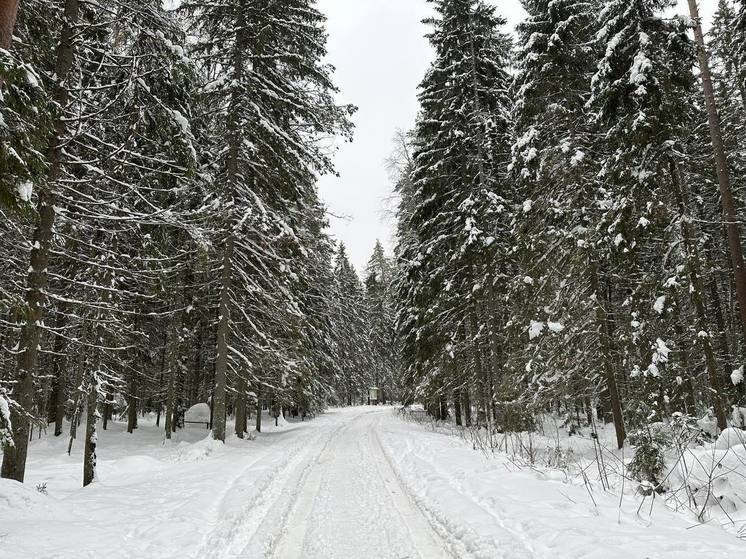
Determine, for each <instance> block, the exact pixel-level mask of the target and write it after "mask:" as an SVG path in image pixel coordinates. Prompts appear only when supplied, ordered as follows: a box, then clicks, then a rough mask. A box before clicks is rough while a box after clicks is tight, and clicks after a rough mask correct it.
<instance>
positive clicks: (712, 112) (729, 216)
mask: <svg viewBox="0 0 746 559" xmlns="http://www.w3.org/2000/svg"><path fill="white" fill-rule="evenodd" d="M688 2H689V13H690V15H691V17H692V20H694V22H695V27H694V39H695V41H696V42H697V47H698V49H697V50H698V58H699V70H700V74H701V77H702V89H703V91H704V97H705V104H706V105H707V120H708V123H709V127H710V139H711V140H712V149H713V152H714V156H715V169H716V171H717V177H718V184H719V185H720V198H721V203H722V206H723V220H724V222H725V229H726V232H727V234H728V249H729V252H730V263H731V266H732V268H733V276H734V279H735V283H736V298H737V299H738V307H739V310H740V316H741V335H742V336H743V340H744V344H746V267H745V266H744V262H743V248H742V246H741V237H740V233H739V231H738V216H737V213H736V204H735V200H734V197H733V189H732V187H731V182H730V169H729V166H728V158H727V156H726V154H725V147H724V145H723V137H722V130H721V127H720V115H719V114H718V107H717V102H716V100H715V90H714V88H713V86H712V77H711V75H710V63H709V60H708V55H707V49H706V47H705V39H704V34H703V33H702V24H701V22H700V17H699V7H698V5H697V0H688Z"/></svg>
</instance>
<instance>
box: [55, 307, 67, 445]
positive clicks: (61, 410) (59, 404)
mask: <svg viewBox="0 0 746 559" xmlns="http://www.w3.org/2000/svg"><path fill="white" fill-rule="evenodd" d="M65 310H66V307H65V304H64V303H60V305H59V308H58V309H57V312H58V313H59V315H58V318H57V322H56V324H55V326H56V328H57V329H58V330H61V329H62V328H63V327H64V325H65V314H64V313H65ZM66 352H67V339H66V338H65V336H62V335H58V336H57V337H56V338H55V340H54V357H53V362H52V374H53V375H54V393H55V399H54V410H52V411H53V412H54V436H55V437H59V436H60V435H61V434H62V426H63V423H64V421H65V402H66V401H67V375H66V374H65V370H66V362H67V355H66Z"/></svg>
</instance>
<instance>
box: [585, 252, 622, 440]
mask: <svg viewBox="0 0 746 559" xmlns="http://www.w3.org/2000/svg"><path fill="white" fill-rule="evenodd" d="M589 272H590V282H591V291H592V292H593V295H594V298H595V305H596V332H597V334H598V342H599V346H600V349H601V357H602V359H603V367H604V376H605V378H606V389H607V390H608V391H609V400H610V404H611V414H612V417H613V418H614V430H615V431H616V442H617V447H618V448H622V447H624V439H626V438H627V434H626V431H625V429H624V415H623V414H622V402H621V398H620V397H619V388H618V386H617V382H616V375H615V374H614V363H613V362H612V360H611V343H610V340H609V324H608V314H607V312H606V309H604V306H603V301H605V300H606V297H602V295H601V288H600V285H599V280H598V267H597V265H596V263H595V262H591V263H590V265H589Z"/></svg>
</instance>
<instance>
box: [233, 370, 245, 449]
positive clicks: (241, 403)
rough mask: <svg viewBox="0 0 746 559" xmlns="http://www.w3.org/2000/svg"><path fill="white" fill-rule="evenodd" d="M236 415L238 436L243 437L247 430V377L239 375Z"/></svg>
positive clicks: (235, 427)
mask: <svg viewBox="0 0 746 559" xmlns="http://www.w3.org/2000/svg"><path fill="white" fill-rule="evenodd" d="M236 392H237V393H236V417H235V426H234V429H235V431H236V436H237V437H238V438H239V439H243V436H244V433H245V432H246V378H245V377H244V376H243V375H239V378H238V388H237V389H236Z"/></svg>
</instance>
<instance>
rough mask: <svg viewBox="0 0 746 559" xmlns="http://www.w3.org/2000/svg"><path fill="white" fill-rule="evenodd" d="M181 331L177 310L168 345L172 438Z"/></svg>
mask: <svg viewBox="0 0 746 559" xmlns="http://www.w3.org/2000/svg"><path fill="white" fill-rule="evenodd" d="M180 332H181V312H180V311H176V316H175V317H174V324H173V331H172V333H171V343H170V344H168V345H167V346H166V351H168V352H169V354H168V371H167V374H168V384H167V388H166V421H165V428H166V438H167V439H170V438H171V433H173V432H174V431H175V430H176V422H175V421H174V419H175V417H174V405H175V400H176V376H177V374H178V365H179V336H180Z"/></svg>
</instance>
